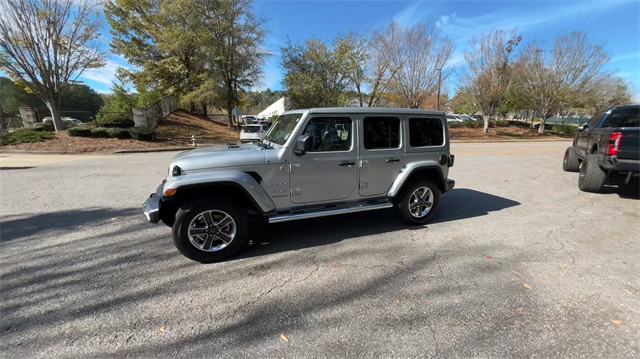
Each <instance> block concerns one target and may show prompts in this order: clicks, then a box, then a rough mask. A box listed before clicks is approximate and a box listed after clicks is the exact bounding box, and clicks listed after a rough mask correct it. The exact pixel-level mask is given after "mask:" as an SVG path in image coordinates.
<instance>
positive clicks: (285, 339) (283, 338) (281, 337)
mask: <svg viewBox="0 0 640 359" xmlns="http://www.w3.org/2000/svg"><path fill="white" fill-rule="evenodd" d="M280 339H282V340H284V341H285V342H287V343H288V342H289V337H287V336H286V335H284V333H282V334H280Z"/></svg>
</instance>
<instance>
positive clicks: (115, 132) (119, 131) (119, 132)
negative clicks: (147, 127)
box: [107, 128, 131, 139]
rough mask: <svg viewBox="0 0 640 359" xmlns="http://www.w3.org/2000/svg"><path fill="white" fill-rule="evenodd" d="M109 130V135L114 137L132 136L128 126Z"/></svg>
mask: <svg viewBox="0 0 640 359" xmlns="http://www.w3.org/2000/svg"><path fill="white" fill-rule="evenodd" d="M107 132H109V135H110V136H111V137H113V138H119V139H124V138H131V134H130V133H129V130H127V129H126V128H108V129H107Z"/></svg>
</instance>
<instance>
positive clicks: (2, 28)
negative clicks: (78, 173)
mask: <svg viewBox="0 0 640 359" xmlns="http://www.w3.org/2000/svg"><path fill="white" fill-rule="evenodd" d="M96 7H97V2H96V1H94V0H1V1H0V50H1V51H2V52H3V53H4V56H2V57H0V69H2V70H3V71H5V72H6V73H7V74H9V77H11V78H12V79H13V80H16V81H18V82H19V83H20V84H21V85H23V86H25V87H26V88H28V90H29V91H31V92H33V93H34V94H35V95H37V96H38V97H39V98H40V99H41V100H42V101H43V102H44V103H45V104H46V106H47V108H48V109H49V111H50V112H51V117H52V118H53V123H54V126H55V129H56V130H62V129H64V126H63V124H62V121H61V118H60V106H61V100H62V95H63V94H64V93H65V92H66V91H67V90H68V89H69V87H70V85H71V84H73V82H74V81H75V80H76V79H77V78H78V76H80V75H82V73H84V72H85V71H86V70H87V69H91V68H98V67H102V66H104V59H105V54H104V52H103V51H102V50H101V49H100V45H101V44H100V42H99V41H98V38H99V33H98V29H99V28H100V21H99V14H98V13H97V12H96V11H95V9H96Z"/></svg>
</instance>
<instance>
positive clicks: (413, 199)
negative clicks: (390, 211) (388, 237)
mask: <svg viewBox="0 0 640 359" xmlns="http://www.w3.org/2000/svg"><path fill="white" fill-rule="evenodd" d="M439 202H440V190H439V189H438V186H436V185H435V183H433V181H431V180H423V181H417V182H414V183H412V184H410V185H408V186H407V187H406V190H404V191H403V192H402V195H401V196H400V201H399V203H398V204H396V206H395V208H396V212H397V213H398V215H399V216H400V218H401V219H402V220H403V221H404V222H406V223H409V224H414V225H415V224H425V223H427V221H429V219H430V218H431V217H432V216H433V214H434V212H435V209H436V208H437V207H438V203H439Z"/></svg>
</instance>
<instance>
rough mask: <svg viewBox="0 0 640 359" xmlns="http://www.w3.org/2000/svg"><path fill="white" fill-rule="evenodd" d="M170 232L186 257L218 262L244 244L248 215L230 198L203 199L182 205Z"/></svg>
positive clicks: (246, 236)
mask: <svg viewBox="0 0 640 359" xmlns="http://www.w3.org/2000/svg"><path fill="white" fill-rule="evenodd" d="M172 232H173V243H174V244H175V246H176V248H177V249H178V251H180V253H182V254H183V255H184V256H185V257H187V258H189V259H192V260H194V261H197V262H202V263H211V262H217V261H220V260H222V259H225V258H227V257H229V256H231V255H233V254H235V253H236V252H237V251H238V250H240V249H242V248H243V247H244V245H245V244H246V242H247V238H248V234H249V230H248V215H247V214H246V213H245V212H244V211H243V209H242V208H240V207H239V206H237V205H235V204H234V202H233V201H231V200H229V199H222V198H206V199H202V200H198V201H193V202H189V203H186V204H184V205H182V206H181V207H180V209H178V212H177V213H176V219H175V222H174V224H173V231H172Z"/></svg>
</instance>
